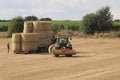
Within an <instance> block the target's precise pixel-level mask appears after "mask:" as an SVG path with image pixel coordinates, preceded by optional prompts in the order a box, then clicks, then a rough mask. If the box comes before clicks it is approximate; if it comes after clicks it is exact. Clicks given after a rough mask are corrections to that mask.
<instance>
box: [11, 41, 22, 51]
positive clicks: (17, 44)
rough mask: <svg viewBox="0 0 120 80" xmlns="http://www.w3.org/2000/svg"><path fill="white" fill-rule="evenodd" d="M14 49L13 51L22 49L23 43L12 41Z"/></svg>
mask: <svg viewBox="0 0 120 80" xmlns="http://www.w3.org/2000/svg"><path fill="white" fill-rule="evenodd" d="M12 51H13V52H16V51H19V52H20V51H21V43H15V42H13V43H12Z"/></svg>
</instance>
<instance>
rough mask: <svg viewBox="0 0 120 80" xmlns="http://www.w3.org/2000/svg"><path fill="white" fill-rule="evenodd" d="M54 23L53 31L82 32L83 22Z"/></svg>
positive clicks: (65, 21)
mask: <svg viewBox="0 0 120 80" xmlns="http://www.w3.org/2000/svg"><path fill="white" fill-rule="evenodd" d="M52 23H53V31H61V30H72V31H79V30H81V26H82V22H81V21H71V20H63V21H52Z"/></svg>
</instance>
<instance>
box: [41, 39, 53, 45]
mask: <svg viewBox="0 0 120 80" xmlns="http://www.w3.org/2000/svg"><path fill="white" fill-rule="evenodd" d="M41 41H42V43H41V44H42V46H43V47H46V46H49V45H50V42H51V41H50V39H49V38H43V39H41Z"/></svg>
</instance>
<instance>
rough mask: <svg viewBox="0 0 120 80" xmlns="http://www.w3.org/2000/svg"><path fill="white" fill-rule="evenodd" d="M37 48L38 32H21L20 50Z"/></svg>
mask: <svg viewBox="0 0 120 80" xmlns="http://www.w3.org/2000/svg"><path fill="white" fill-rule="evenodd" d="M37 49H38V34H37V33H25V34H22V51H35V50H37Z"/></svg>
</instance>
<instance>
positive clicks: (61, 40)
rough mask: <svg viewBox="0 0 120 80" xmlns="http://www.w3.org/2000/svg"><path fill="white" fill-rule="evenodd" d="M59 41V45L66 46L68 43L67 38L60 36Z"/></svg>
mask: <svg viewBox="0 0 120 80" xmlns="http://www.w3.org/2000/svg"><path fill="white" fill-rule="evenodd" d="M59 43H60V45H61V46H66V45H67V43H68V39H67V38H60V39H59Z"/></svg>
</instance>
